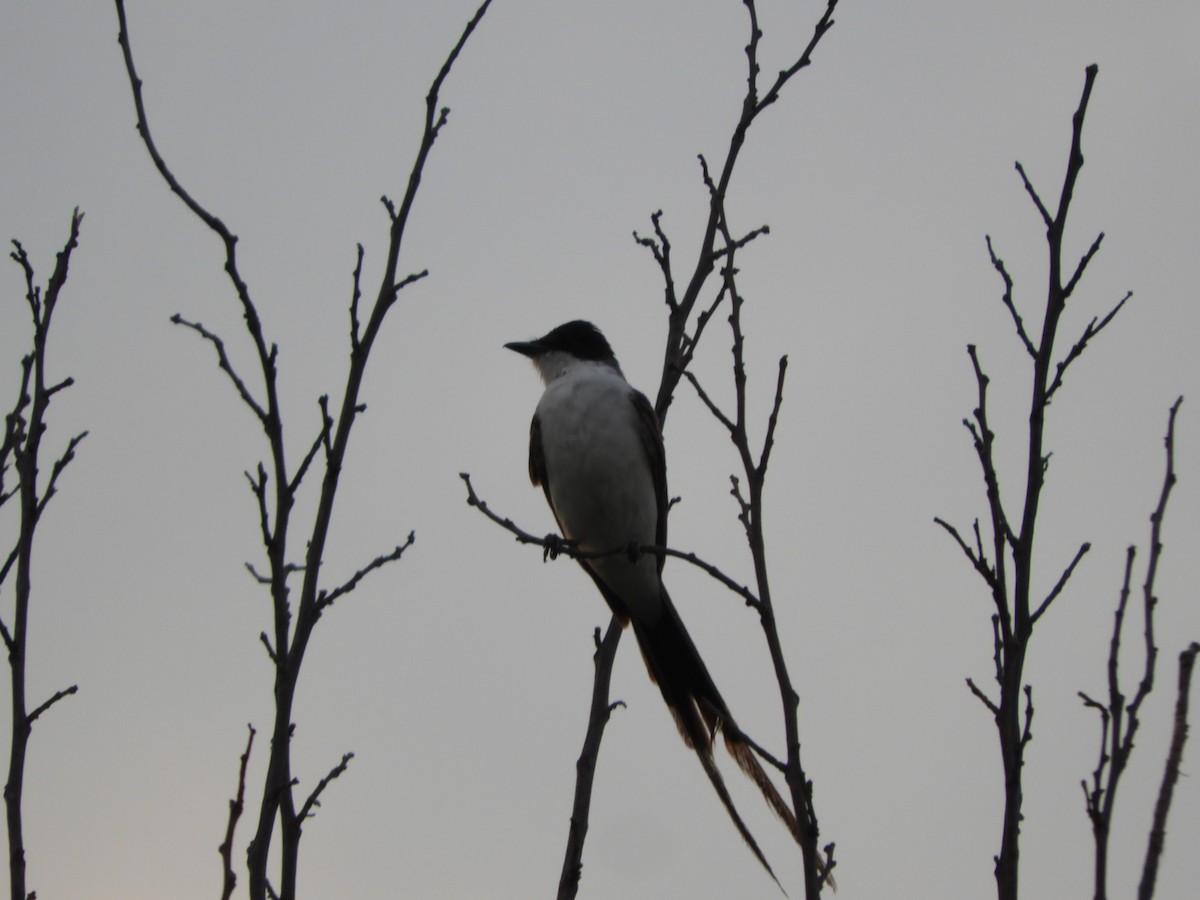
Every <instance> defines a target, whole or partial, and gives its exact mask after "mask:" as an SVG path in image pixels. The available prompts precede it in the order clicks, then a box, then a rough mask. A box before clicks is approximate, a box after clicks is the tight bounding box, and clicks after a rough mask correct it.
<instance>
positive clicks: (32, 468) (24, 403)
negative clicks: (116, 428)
mask: <svg viewBox="0 0 1200 900" xmlns="http://www.w3.org/2000/svg"><path fill="white" fill-rule="evenodd" d="M82 222H83V213H81V212H80V211H79V209H78V208H76V209H75V211H74V213H72V215H71V231H70V236H69V237H68V238H67V242H66V244H64V245H63V248H62V250H60V251H59V252H58V256H57V260H56V263H55V266H54V271H53V272H52V273H51V275H50V279H49V281H47V282H46V288H45V291H44V292H43V290H42V288H41V287H40V286H39V285H38V284H37V283H36V275H35V273H34V267H33V263H32V262H31V261H30V259H29V254H28V253H26V252H25V248H24V247H23V246H21V242H20V241H17V240H13V242H12V245H13V248H14V249H13V251H12V252H11V253H10V254H9V255H10V256H11V257H12V259H13V260H14V261H15V262H16V263H17V265H18V266H20V268H21V272H22V274H23V275H24V280H25V302H26V304H27V305H28V306H29V313H30V318H31V320H32V325H33V339H32V341H31V344H32V347H31V349H30V351H29V353H28V354H26V355H25V356H24V357H23V358H22V359H21V377H20V385H19V388H18V390H17V399H16V402H15V403H14V404H13V407H12V410H11V412H9V413H8V414H7V415H6V416H5V418H4V435H3V439H2V441H0V506H2V505H3V504H4V503H6V502H7V501H8V500H9V499H10V498H12V497H16V498H17V506H18V512H17V515H18V518H19V521H18V526H17V541H16V546H14V547H13V549H12V550H11V551H10V552H9V553H8V555H7V556H6V558H5V561H4V564H3V566H0V586H2V585H3V584H4V581H5V579H6V578H7V577H8V575H9V574H10V573H11V572H13V571H14V566H15V573H16V577H15V584H14V588H15V590H14V598H13V613H12V620H11V621H12V627H11V628H10V627H9V626H8V625H7V624H6V623H5V622H3V621H2V620H0V636H3V639H4V646H5V648H6V649H7V650H8V665H9V670H10V673H11V676H12V678H11V685H10V686H11V698H12V710H11V714H12V715H11V723H12V736H11V741H10V747H9V758H8V779H7V780H6V781H5V783H4V806H5V817H6V820H7V824H8V873H9V891H10V896H11V897H12V900H28V898H32V897H34V896H35V894H34V892H32V891H28V890H27V886H26V884H25V836H24V824H23V822H22V814H21V801H22V798H23V795H24V790H25V760H26V755H27V752H28V746H29V736H30V734H31V733H32V731H33V723H34V722H35V721H37V719H38V718H40V717H41V716H42V714H43V713H45V712H46V711H47V710H49V709H50V707H52V706H53V705H54V704H56V703H58V702H59V701H60V700H62V699H63V698H65V697H69V696H70V695H72V694H74V693H75V692H76V691H78V690H79V687H78V685H74V684H73V685H71V686H70V687H67V688H64V689H62V690H59V691H56V692H55V693H54V694H53V695H52V696H51V697H50V698H49V699H48V700H45V701H44V702H42V703H41V704H39V705H38V706H35V707H34V708H33V710H32V711H30V710H29V709H28V705H27V704H28V698H27V697H26V683H25V672H26V665H27V664H28V661H29V603H30V600H31V599H32V593H33V545H34V538H35V536H36V533H37V526H38V523H39V522H40V521H41V518H42V514H43V513H44V512H45V511H46V506H47V504H48V503H49V502H50V498H51V497H53V496H54V495H55V493H56V492H57V484H58V478H59V476H60V475H61V474H62V473H63V470H65V469H66V467H67V466H68V465H70V463H71V461H72V460H73V459H74V458H75V450H76V448H77V447H78V446H79V444H80V442H81V441H82V440H83V439H84V438H85V437H86V436H87V432H86V431H84V432H80V433H79V434H77V435H75V436H74V437H72V438H70V439H69V440H68V441H67V446H66V449H65V450H63V452H62V454H61V455H60V456H59V457H58V458H57V459H56V460H55V461H54V463H53V464H52V466H51V469H50V474H49V476H48V477H47V478H46V479H45V483H44V484H39V483H38V475H39V473H40V470H41V466H42V464H43V460H42V455H41V454H42V439H43V438H44V437H45V434H46V428H47V425H46V418H47V415H48V413H49V409H50V402H51V399H52V398H53V396H54V395H55V394H57V393H58V392H59V391H61V390H63V389H65V388H67V387H70V386H71V385H72V384H73V383H74V382H73V381H72V379H70V378H67V379H64V380H63V381H60V382H57V383H55V384H50V383H48V382H47V365H48V362H47V356H46V354H47V347H48V344H49V339H50V325H51V321H52V319H53V316H54V311H55V309H56V308H57V307H58V301H59V299H60V298H61V295H62V290H63V287H64V286H65V285H66V283H67V273H68V270H69V268H70V265H71V253H72V251H74V250H75V248H76V247H77V246H78V245H79V226H80V225H81V224H82ZM10 468H11V469H12V470H14V471H15V473H16V484H15V485H14V486H13V487H12V488H11V489H6V488H5V483H4V479H5V476H6V475H7V474H8V472H9V470H10Z"/></svg>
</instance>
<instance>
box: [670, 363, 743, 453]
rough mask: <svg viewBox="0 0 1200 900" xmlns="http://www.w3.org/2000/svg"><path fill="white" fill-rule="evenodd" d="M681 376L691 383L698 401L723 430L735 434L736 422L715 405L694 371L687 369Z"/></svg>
mask: <svg viewBox="0 0 1200 900" xmlns="http://www.w3.org/2000/svg"><path fill="white" fill-rule="evenodd" d="M683 377H684V378H686V379H687V380H688V381H689V382H690V383H691V385H692V387H693V388H695V390H696V396H698V397H699V398H700V401H701V402H702V403H703V404H704V405H705V406H706V407H708V411H709V412H710V413H712V415H713V418H714V419H716V420H717V421H718V422H720V423H721V424H722V425H724V426H725V430H726V431H728V432H729V433H730V435H731V436H734V435H736V434H737V428H738V427H737V423H736V422H734V421H733V420H732V419H730V418H729V416H727V415H725V413H724V412H722V411H721V408H720V407H719V406H717V404H716V403H715V402H714V401H713V399H712V398H711V397H709V396H708V392H707V391H706V390H704V388H703V387H701V386H700V379H698V378H697V377H696V375H695V373H694V372H692V371H691V370H690V369H688V370H686V371H685V372H684V373H683ZM735 439H736V438H735Z"/></svg>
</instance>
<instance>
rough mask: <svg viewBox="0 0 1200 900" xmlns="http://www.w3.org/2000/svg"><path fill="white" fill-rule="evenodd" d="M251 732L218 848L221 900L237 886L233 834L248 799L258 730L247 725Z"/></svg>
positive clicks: (225, 899) (226, 899)
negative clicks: (248, 771)
mask: <svg viewBox="0 0 1200 900" xmlns="http://www.w3.org/2000/svg"><path fill="white" fill-rule="evenodd" d="M246 730H247V731H248V732H249V734H248V735H247V737H246V750H245V752H243V753H242V756H241V760H240V761H239V763H238V780H237V793H236V794H235V795H234V798H233V799H232V800H230V801H229V819H228V822H227V824H226V826H225V840H223V841H222V842H221V846H220V847H218V848H217V852H218V853H219V854H220V855H221V900H229V898H230V897H232V896H233V889H234V888H235V887H237V874H236V873H235V872H234V871H233V834H234V831H235V830H236V829H237V823H238V819H240V818H241V817H242V810H243V809H244V808H245V800H246V766H248V765H249V764H250V749H251V748H252V747H253V746H254V735H255V734H257V732H256V731H255V730H254V726H253V725H247V726H246Z"/></svg>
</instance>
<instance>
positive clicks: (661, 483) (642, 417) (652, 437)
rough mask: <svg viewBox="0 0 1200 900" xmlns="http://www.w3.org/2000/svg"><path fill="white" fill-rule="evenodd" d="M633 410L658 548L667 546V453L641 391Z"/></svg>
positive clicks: (636, 393) (635, 393) (655, 418)
mask: <svg viewBox="0 0 1200 900" xmlns="http://www.w3.org/2000/svg"><path fill="white" fill-rule="evenodd" d="M632 400H633V408H634V410H635V411H636V412H637V415H638V422H639V424H640V426H641V427H640V428H639V429H638V434H639V436H640V437H641V440H642V449H643V450H644V451H645V452H646V461H647V462H648V463H649V464H650V473H651V475H653V477H654V496H655V499H656V500H657V502H658V527H657V528H656V529H655V534H654V543H656V544H657V545H658V546H660V547H665V546H667V508H668V507H669V506H670V504H669V503H668V501H667V453H666V450H665V449H664V448H663V439H662V430H661V429H660V428H659V424H658V416H656V415H655V414H654V407H653V406H651V405H650V401H649V400H647V399H646V395H645V394H643V393H642V392H641V391H633V392H632ZM665 560H666V557H665V556H663V555H661V554H660V555H659V557H658V571H659V572H662V567H663V562H664V561H665Z"/></svg>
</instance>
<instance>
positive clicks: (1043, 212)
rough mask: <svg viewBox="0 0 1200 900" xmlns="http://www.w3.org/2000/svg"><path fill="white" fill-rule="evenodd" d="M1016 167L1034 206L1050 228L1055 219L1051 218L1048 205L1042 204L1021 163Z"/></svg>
mask: <svg viewBox="0 0 1200 900" xmlns="http://www.w3.org/2000/svg"><path fill="white" fill-rule="evenodd" d="M1015 165H1016V167H1017V171H1018V172H1019V173H1020V174H1021V181H1022V183H1024V185H1025V190H1026V191H1027V192H1028V193H1029V197H1030V199H1032V200H1033V205H1034V206H1036V207H1037V211H1038V212H1039V213H1040V214H1041V216H1042V221H1043V222H1045V223H1046V227H1047V228H1050V227H1051V226H1052V225H1053V224H1054V219H1053V218H1052V217H1051V216H1050V211H1049V210H1047V209H1046V205H1045V204H1044V203H1042V198H1041V197H1039V196H1038V192H1037V191H1036V190H1035V189H1034V187H1033V184H1032V182H1030V180H1029V176H1028V175H1026V174H1025V167H1024V166H1022V165H1021V163H1020V161H1018V162H1017V163H1016V164H1015Z"/></svg>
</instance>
